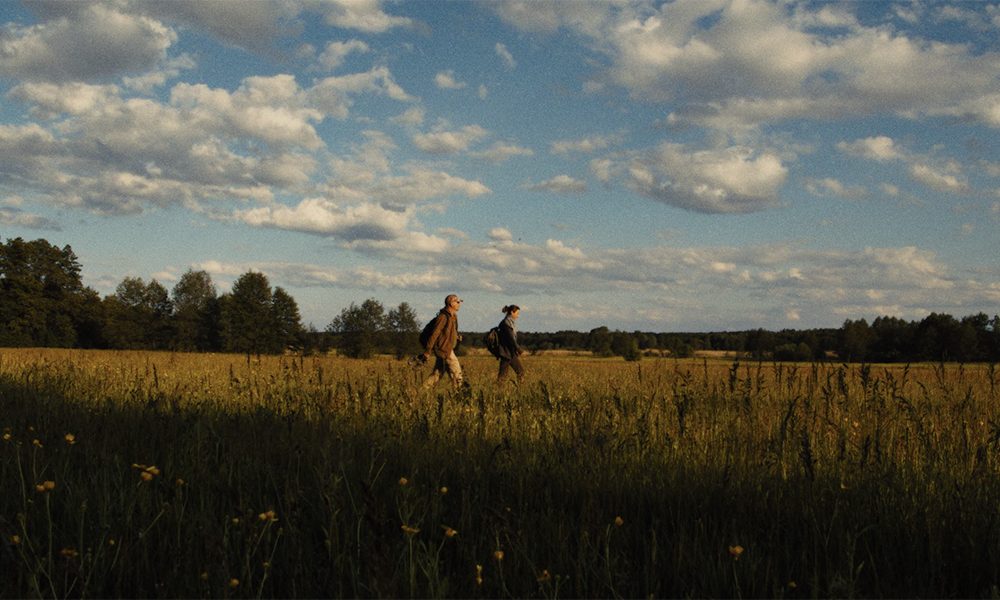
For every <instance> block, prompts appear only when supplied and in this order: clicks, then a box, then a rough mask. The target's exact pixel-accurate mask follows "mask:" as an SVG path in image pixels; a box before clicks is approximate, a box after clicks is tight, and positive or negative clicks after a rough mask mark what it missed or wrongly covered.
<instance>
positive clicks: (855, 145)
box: [837, 135, 903, 162]
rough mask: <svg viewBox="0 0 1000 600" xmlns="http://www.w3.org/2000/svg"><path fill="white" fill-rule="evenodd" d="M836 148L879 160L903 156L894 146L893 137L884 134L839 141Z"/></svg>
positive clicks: (853, 154)
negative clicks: (850, 140) (851, 140)
mask: <svg viewBox="0 0 1000 600" xmlns="http://www.w3.org/2000/svg"><path fill="white" fill-rule="evenodd" d="M837 149H838V150H840V151H841V152H845V153H847V154H850V155H851V156H860V157H862V158H869V159H871V160H876V161H879V162H886V161H890V160H898V159H902V158H903V154H902V152H900V150H899V149H898V148H897V147H896V144H895V142H894V141H893V139H892V138H890V137H886V136H884V135H880V136H876V137H870V138H864V139H859V140H855V141H853V142H839V143H838V144H837Z"/></svg>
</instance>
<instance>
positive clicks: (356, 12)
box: [316, 0, 413, 33]
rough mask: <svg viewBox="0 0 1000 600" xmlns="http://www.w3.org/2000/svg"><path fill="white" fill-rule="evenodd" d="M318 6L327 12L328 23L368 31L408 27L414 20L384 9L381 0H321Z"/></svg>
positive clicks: (375, 31)
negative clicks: (388, 12) (397, 15)
mask: <svg viewBox="0 0 1000 600" xmlns="http://www.w3.org/2000/svg"><path fill="white" fill-rule="evenodd" d="M316 6H317V8H319V9H320V10H322V11H325V12H326V17H325V20H326V22H327V23H328V24H330V25H333V26H335V27H341V28H344V29H357V30H359V31H364V32H367V33H384V32H386V31H388V30H390V29H393V28H396V27H408V26H411V25H413V21H412V20H411V19H408V18H406V17H394V16H392V15H389V14H387V13H385V12H383V11H382V8H381V2H380V1H379V0H320V1H318V2H316Z"/></svg>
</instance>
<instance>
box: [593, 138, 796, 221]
mask: <svg viewBox="0 0 1000 600" xmlns="http://www.w3.org/2000/svg"><path fill="white" fill-rule="evenodd" d="M604 168H605V170H606V172H607V174H608V175H609V176H610V175H611V174H612V172H621V173H623V174H622V177H623V179H624V182H625V184H626V185H627V186H628V187H629V188H630V189H632V190H633V191H635V192H636V193H638V194H640V195H642V196H646V197H648V198H651V199H653V200H658V201H660V202H663V203H665V204H669V205H671V206H676V207H678V208H684V209H687V210H693V211H696V212H705V213H742V212H753V211H758V210H763V209H765V208H769V207H772V206H776V204H777V197H778V190H779V189H780V188H781V186H782V185H784V183H785V178H786V177H787V174H788V168H787V167H785V166H784V165H783V164H782V162H781V159H780V158H779V157H778V156H776V155H775V154H772V153H769V152H756V151H753V150H751V149H749V148H745V147H731V148H722V149H717V150H692V149H690V148H688V147H686V146H684V145H682V144H674V143H669V142H667V143H663V144H661V145H660V146H659V147H658V148H656V149H654V150H652V151H650V152H649V153H648V154H647V155H646V156H644V157H641V158H635V159H632V160H630V161H628V162H627V163H625V164H623V165H621V167H620V168H616V169H614V170H611V168H610V167H609V166H605V167H604Z"/></svg>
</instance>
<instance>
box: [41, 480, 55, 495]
mask: <svg viewBox="0 0 1000 600" xmlns="http://www.w3.org/2000/svg"><path fill="white" fill-rule="evenodd" d="M42 489H44V490H45V491H46V492H51V491H52V490H54V489H56V482H54V481H46V482H45V483H43V484H42Z"/></svg>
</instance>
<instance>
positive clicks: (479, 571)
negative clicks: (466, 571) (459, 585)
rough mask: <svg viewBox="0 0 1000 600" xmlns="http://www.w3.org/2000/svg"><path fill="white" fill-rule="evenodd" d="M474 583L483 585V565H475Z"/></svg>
mask: <svg viewBox="0 0 1000 600" xmlns="http://www.w3.org/2000/svg"><path fill="white" fill-rule="evenodd" d="M476 583H477V584H478V585H483V567H482V565H476Z"/></svg>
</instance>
